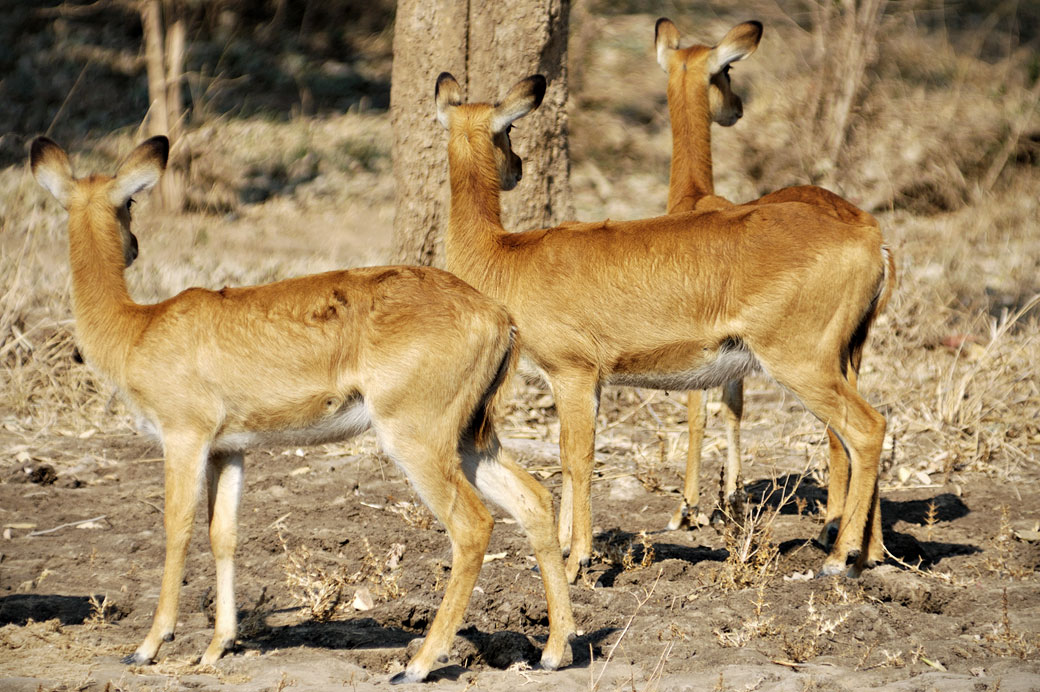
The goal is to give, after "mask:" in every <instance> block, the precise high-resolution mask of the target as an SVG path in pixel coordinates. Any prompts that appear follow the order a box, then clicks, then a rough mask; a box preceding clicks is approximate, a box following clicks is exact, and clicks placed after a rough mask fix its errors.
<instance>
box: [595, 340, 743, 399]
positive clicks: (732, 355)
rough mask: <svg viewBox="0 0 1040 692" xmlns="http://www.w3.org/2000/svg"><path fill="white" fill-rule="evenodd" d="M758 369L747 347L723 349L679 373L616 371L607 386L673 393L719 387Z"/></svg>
mask: <svg viewBox="0 0 1040 692" xmlns="http://www.w3.org/2000/svg"><path fill="white" fill-rule="evenodd" d="M758 369H759V365H758V360H757V359H756V358H755V356H754V355H752V353H751V352H750V351H748V350H747V349H746V348H725V349H722V350H720V351H719V355H718V357H717V358H716V359H715V360H713V361H712V362H710V363H708V364H707V365H703V366H701V367H699V368H696V369H694V370H688V371H682V372H616V373H612V374H611V375H610V376H609V377H608V378H607V382H608V383H609V384H620V385H624V386H626V387H644V388H646V389H664V390H667V391H672V392H682V391H689V390H691V389H711V388H712V387H721V386H722V385H724V384H726V383H727V382H730V381H732V380H739V379H741V378H743V377H746V376H747V375H750V374H751V373H753V372H755V371H756V370H758Z"/></svg>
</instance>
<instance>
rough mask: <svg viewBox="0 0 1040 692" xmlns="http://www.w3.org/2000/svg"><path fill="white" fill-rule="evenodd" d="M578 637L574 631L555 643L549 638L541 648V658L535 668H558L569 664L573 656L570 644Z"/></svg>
mask: <svg viewBox="0 0 1040 692" xmlns="http://www.w3.org/2000/svg"><path fill="white" fill-rule="evenodd" d="M577 638H578V635H577V633H576V632H571V633H570V634H568V635H567V636H566V637H565V638H564V640H563V642H562V643H560V644H556V643H555V642H553V641H552V640H551V639H550V641H549V642H547V643H546V645H545V649H544V650H542V659H541V661H539V662H538V665H537V666H536V668H539V669H541V670H559V669H560V668H563V667H565V666H569V665H570V664H571V663H572V662H573V660H574V658H573V653H574V652H573V650H572V646H569V645H572V644H573V642H574V641H575V640H576V639H577Z"/></svg>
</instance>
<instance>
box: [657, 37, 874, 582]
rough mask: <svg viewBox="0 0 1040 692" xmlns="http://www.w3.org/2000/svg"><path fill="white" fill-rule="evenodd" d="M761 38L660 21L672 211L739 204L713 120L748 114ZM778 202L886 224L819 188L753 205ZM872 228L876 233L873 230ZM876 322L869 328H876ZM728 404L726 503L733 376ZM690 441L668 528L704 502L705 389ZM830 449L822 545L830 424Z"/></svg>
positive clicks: (736, 465)
mask: <svg viewBox="0 0 1040 692" xmlns="http://www.w3.org/2000/svg"><path fill="white" fill-rule="evenodd" d="M761 38H762V24H761V23H759V22H755V21H751V22H744V23H742V24H738V25H736V26H734V27H733V28H732V29H730V30H729V32H727V34H726V35H725V36H724V37H723V39H722V40H721V41H720V42H719V43H718V44H717V45H716V46H714V47H712V46H704V45H691V46H688V47H686V48H682V49H680V48H679V41H680V35H679V30H678V29H677V28H676V26H675V24H673V23H672V22H671V21H670V20H668V19H666V18H663V17H662V18H661V19H658V20H657V24H656V25H655V27H654V44H655V47H656V49H657V61H658V63H659V64H660V66H661V68H662V69H663V70H664V71H665V72H666V73H667V74H668V111H669V116H670V119H671V123H672V164H671V174H670V180H669V186H668V213H669V214H672V213H677V212H686V211H692V210H698V211H705V210H711V209H725V208H730V207H733V206H734V205H733V203H732V202H730V201H729V200H727V199H725V198H724V197H719V196H717V195H716V194H715V186H714V179H713V170H712V158H711V123H712V122H716V123H718V124H720V125H722V126H724V127H728V126H731V125H733V124H735V123H736V122H737V121H738V120H739V119H740V118H741V116H742V115H743V104H742V103H741V100H740V97H738V96H737V95H736V94H734V93H733V90H732V84H731V80H730V66H731V65H732V64H733V63H734V62H736V61H738V60H743V59H744V58H746V57H748V56H749V55H751V53H753V52H754V51H755V49H756V48H757V47H758V43H759V41H760V40H761ZM776 202H803V203H806V204H809V205H812V206H813V207H815V208H816V209H817V210H819V211H820V212H822V213H824V214H827V215H829V216H832V217H833V218H834V219H837V220H839V221H843V222H845V223H849V224H853V225H858V226H862V227H872V228H875V229H878V228H880V226H879V224H878V222H877V219H875V218H874V217H873V216H872V215H871V214H869V213H867V212H865V211H863V210H862V209H859V208H858V207H856V206H855V205H853V204H851V203H849V202H848V201H846V200H845V199H843V198H842V197H840V196H838V195H836V194H834V193H833V192H831V191H829V190H826V189H824V188H822V187H818V186H816V185H798V186H794V187H787V188H782V189H780V190H777V191H775V192H772V193H770V194H768V195H766V196H764V197H761V198H759V199H757V200H754V201H752V202H747V203H745V205H744V206H748V205H761V204H771V203H776ZM872 233H873V232H871V234H872ZM889 261H890V262H893V264H892V265H891V266H890V267H889V272H888V280H889V281H890V282H892V283H893V285H894V282H895V267H894V261H893V258H892V256H891V254H889ZM891 290H892V289H891V287H890V288H888V289H886V290H885V291H884V293H883V296H882V299H881V301H880V302H879V303H878V305H877V307H876V308H875V310H874V312H873V314H874V315H875V316H876V315H878V314H880V313H881V311H882V310H883V309H884V307H885V302H887V300H888V296H890V295H891ZM869 327H870V324H869V323H867V324H866V325H864V330H869ZM865 336H866V335H865V334H864V338H863V339H861V340H858V341H857V345H856V347H855V348H854V349H853V350H852V351H851V352H850V354H849V357H848V359H847V360H846V364H845V366H846V367H845V376H846V378H847V379H848V380H849V383H850V385H851V386H852V387H855V386H856V382H857V379H858V375H859V368H860V364H861V362H862V357H863V346H864V345H865V342H866V338H865ZM722 401H723V404H724V410H725V412H726V424H727V426H726V427H727V438H728V449H727V463H726V482H725V490H724V495H725V498H726V499H727V501H729V499H730V498H732V497H733V496H734V493H735V492H736V491H737V478H739V474H740V434H739V433H740V419H741V416H742V413H743V386H742V382H741V381H740V380H733V381H731V382H728V383H726V385H725V386H724V387H723V395H722ZM687 406H688V409H689V414H690V415H689V421H690V423H689V425H690V446H689V448H688V451H687V464H686V481H685V486H684V489H683V498H682V501H681V503H680V506H679V508H678V509H677V510H676V512H675V514H674V515H673V516H672V520H671V522H670V524H669V528H678V527H679V526H680V525H681V523H682V522H683V521H684V520H685V519H686V518H687V517H689V516H691V515H696V508H697V505H698V501H699V495H700V491H699V474H700V462H701V459H700V453H701V440H702V438H703V434H704V419H705V415H704V405H703V399H702V395H701V392H699V391H697V392H690V396H689V400H688V403H687ZM827 439H828V444H829V447H830V461H829V467H830V473H829V483H828V492H827V510H826V513H825V519H824V527H823V530H822V531H821V533H820V542H821V543H823V544H824V545H825V546H829V545H831V544H832V543H833V541H834V540H835V538H836V537H837V534H838V528H839V526H840V523H841V520H842V516H843V515H844V513H845V501H846V495H847V491H848V484H849V466H848V457H847V456H846V454H845V450H844V448H843V447H842V443H841V440H840V439H839V438H838V436H837V435H835V433H834V431H833V430H831V429H830V428H828V429H827ZM872 522H873V525H872V529H871V532H870V545H869V550H868V560H869V561H871V562H878V561H880V560H883V559H884V543H883V541H882V534H881V506H880V496H879V495H878V494H877V493H876V492H875V495H874V509H873V513H872Z"/></svg>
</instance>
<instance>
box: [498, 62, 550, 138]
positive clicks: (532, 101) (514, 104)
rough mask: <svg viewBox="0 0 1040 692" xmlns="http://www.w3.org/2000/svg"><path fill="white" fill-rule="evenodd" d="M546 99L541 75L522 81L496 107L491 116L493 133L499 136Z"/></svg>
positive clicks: (543, 79) (543, 78)
mask: <svg viewBox="0 0 1040 692" xmlns="http://www.w3.org/2000/svg"><path fill="white" fill-rule="evenodd" d="M544 97H545V77H543V76H542V75H540V74H536V75H531V76H530V77H527V78H526V79H521V80H520V81H519V82H517V83H516V85H514V86H513V88H512V89H510V90H509V93H508V94H506V97H505V98H504V99H502V102H501V103H499V104H498V105H496V106H495V113H494V115H492V116H491V131H492V132H494V133H495V134H499V133H502V132H505V131H506V128H507V127H509V126H510V125H512V124H513V121H514V120H517V119H519V118H522V117H524V116H525V115H527V114H528V113H530V112H531V111H533V110H534V109H536V108H538V106H540V105H542V99H543V98H544Z"/></svg>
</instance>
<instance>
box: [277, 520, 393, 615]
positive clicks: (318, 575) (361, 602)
mask: <svg viewBox="0 0 1040 692" xmlns="http://www.w3.org/2000/svg"><path fill="white" fill-rule="evenodd" d="M278 539H279V540H280V541H281V543H282V550H283V551H284V553H285V583H286V586H287V587H288V589H289V593H290V595H291V597H292V599H293V602H294V603H295V604H296V605H299V606H302V607H304V608H306V609H307V611H308V612H309V613H310V616H311V617H312V618H313V619H314V620H317V621H318V622H325V621H327V620H329V619H331V618H332V617H333V616H334V615H336V614H337V613H338V612H341V611H342V610H344V609H345V608H354V609H356V610H369V609H371V608H372V607H374V606H375V605H376V603H377V602H386V601H392V600H395V599H397V598H400V597H401V596H403V595H404V591H403V590H402V589H401V587H400V585H399V584H398V580H399V578H400V569H399V564H400V560H401V557H402V556H403V555H404V551H405V546H404V545H403V544H401V543H394V544H393V545H392V546H390V548H389V549H388V550H387V552H386V553H385V554H384V555H382V556H377V555H376V554H375V553H373V552H372V546H371V545H370V544H369V542H368V539H367V538H365V539H364V542H365V555H364V556H363V557H362V558H361V567H360V568H359V569H357V570H356V571H354V572H350V571H349V570H348V568H347V566H346V565H345V564H342V563H340V564H336V565H335V566H332V567H329V568H325V567H323V566H321V565H320V564H318V562H319V560H318V559H316V558H315V556H314V555H313V554H312V553H311V551H310V550H309V549H308V548H307V547H306V546H305V545H300V546H297V547H296V548H290V547H289V544H288V541H287V540H286V539H285V536H283V535H282V534H281V533H279V534H278ZM362 584H367V586H360V588H358V589H356V590H355V591H354V594H353V601H352V602H351V603H347V602H346V601H345V599H346V598H347V595H348V592H349V591H350V587H355V586H359V585H362ZM377 599H378V600H377ZM258 607H259V606H258Z"/></svg>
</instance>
